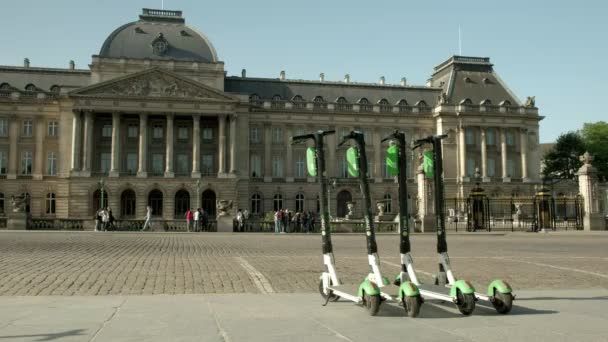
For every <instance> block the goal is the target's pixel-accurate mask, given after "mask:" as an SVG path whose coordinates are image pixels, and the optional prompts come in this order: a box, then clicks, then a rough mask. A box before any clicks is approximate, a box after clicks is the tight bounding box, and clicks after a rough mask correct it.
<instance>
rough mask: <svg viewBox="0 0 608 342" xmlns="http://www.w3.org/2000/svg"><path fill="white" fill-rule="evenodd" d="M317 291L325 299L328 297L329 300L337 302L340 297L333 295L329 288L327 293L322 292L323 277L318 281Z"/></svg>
mask: <svg viewBox="0 0 608 342" xmlns="http://www.w3.org/2000/svg"><path fill="white" fill-rule="evenodd" d="M319 293H320V294H321V297H323V299H325V300H328V299H327V297H329V301H330V302H337V301H338V300H339V299H340V296H337V295H335V294H334V293H333V291H331V290H329V294H325V292H323V279H321V280H320V281H319Z"/></svg>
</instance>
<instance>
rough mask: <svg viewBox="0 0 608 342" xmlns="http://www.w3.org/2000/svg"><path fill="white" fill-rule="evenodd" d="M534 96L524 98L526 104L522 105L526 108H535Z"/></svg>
mask: <svg viewBox="0 0 608 342" xmlns="http://www.w3.org/2000/svg"><path fill="white" fill-rule="evenodd" d="M535 99H536V96H528V97H527V98H526V104H525V105H524V106H525V107H526V108H534V107H536V100H535Z"/></svg>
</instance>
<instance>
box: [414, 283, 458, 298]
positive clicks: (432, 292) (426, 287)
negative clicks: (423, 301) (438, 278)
mask: <svg viewBox="0 0 608 342" xmlns="http://www.w3.org/2000/svg"><path fill="white" fill-rule="evenodd" d="M418 289H419V290H420V294H421V295H422V297H424V298H431V299H439V300H445V301H449V302H451V301H453V298H452V296H450V288H449V287H445V286H440V285H432V284H420V285H418Z"/></svg>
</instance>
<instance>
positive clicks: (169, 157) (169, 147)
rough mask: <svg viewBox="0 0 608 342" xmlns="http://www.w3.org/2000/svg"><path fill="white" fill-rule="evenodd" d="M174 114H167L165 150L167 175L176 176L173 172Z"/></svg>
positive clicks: (168, 176) (167, 176)
mask: <svg viewBox="0 0 608 342" xmlns="http://www.w3.org/2000/svg"><path fill="white" fill-rule="evenodd" d="M173 119H174V118H173V114H167V137H166V139H167V140H166V141H167V142H166V143H165V146H166V150H165V177H166V178H173V177H175V172H173Z"/></svg>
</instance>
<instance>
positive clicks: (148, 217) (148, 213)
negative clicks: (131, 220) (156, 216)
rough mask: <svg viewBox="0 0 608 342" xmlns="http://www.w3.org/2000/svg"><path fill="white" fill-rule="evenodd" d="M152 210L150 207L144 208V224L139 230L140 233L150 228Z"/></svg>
mask: <svg viewBox="0 0 608 342" xmlns="http://www.w3.org/2000/svg"><path fill="white" fill-rule="evenodd" d="M151 221H152V208H151V207H150V206H147V207H146V222H144V226H143V227H142V228H141V231H142V232H143V231H146V230H148V229H149V228H150V224H151V223H152V222H151Z"/></svg>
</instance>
